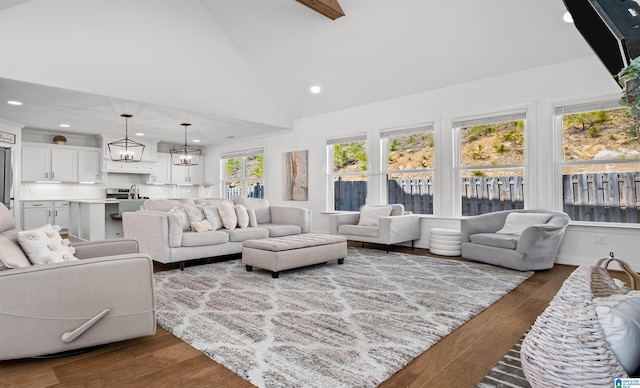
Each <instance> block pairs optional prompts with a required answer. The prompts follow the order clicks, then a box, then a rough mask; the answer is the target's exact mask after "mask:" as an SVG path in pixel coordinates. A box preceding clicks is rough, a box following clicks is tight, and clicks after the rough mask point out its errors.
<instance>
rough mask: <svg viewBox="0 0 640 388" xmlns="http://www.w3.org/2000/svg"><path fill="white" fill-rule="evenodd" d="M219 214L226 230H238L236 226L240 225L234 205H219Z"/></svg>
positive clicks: (226, 203) (229, 203) (225, 203)
mask: <svg viewBox="0 0 640 388" xmlns="http://www.w3.org/2000/svg"><path fill="white" fill-rule="evenodd" d="M218 213H219V214H220V219H221V220H222V226H224V228H225V229H229V230H231V229H235V228H236V225H238V216H237V215H236V209H234V207H233V203H231V202H220V203H218Z"/></svg>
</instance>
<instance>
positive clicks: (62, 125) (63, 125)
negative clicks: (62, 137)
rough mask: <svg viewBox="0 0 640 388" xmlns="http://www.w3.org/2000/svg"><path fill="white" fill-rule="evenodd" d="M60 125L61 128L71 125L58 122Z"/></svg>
mask: <svg viewBox="0 0 640 388" xmlns="http://www.w3.org/2000/svg"><path fill="white" fill-rule="evenodd" d="M60 126H61V127H62V128H69V127H71V125H69V124H60Z"/></svg>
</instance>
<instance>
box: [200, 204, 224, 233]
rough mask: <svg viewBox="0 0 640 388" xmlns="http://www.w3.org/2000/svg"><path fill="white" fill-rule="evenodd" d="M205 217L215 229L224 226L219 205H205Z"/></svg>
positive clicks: (203, 209)
mask: <svg viewBox="0 0 640 388" xmlns="http://www.w3.org/2000/svg"><path fill="white" fill-rule="evenodd" d="M202 211H203V212H204V217H205V218H206V219H207V221H209V223H210V224H211V227H212V228H213V230H218V229H220V228H222V220H221V219H220V213H218V206H217V205H215V206H214V205H205V206H203V207H202Z"/></svg>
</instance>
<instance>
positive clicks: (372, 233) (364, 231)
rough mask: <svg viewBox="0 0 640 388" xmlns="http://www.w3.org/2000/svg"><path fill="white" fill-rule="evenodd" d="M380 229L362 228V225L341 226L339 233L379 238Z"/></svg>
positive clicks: (375, 227)
mask: <svg viewBox="0 0 640 388" xmlns="http://www.w3.org/2000/svg"><path fill="white" fill-rule="evenodd" d="M379 230H380V228H378V227H377V226H362V225H340V226H339V227H338V233H340V234H347V235H348V234H350V235H354V236H364V237H378V232H379Z"/></svg>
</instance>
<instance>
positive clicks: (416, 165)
mask: <svg viewBox="0 0 640 388" xmlns="http://www.w3.org/2000/svg"><path fill="white" fill-rule="evenodd" d="M433 151H434V142H433V124H428V125H426V126H421V127H414V128H410V129H402V130H389V131H383V132H381V133H380V155H381V160H382V170H383V173H384V174H386V176H387V179H386V181H387V201H388V203H401V204H403V205H404V207H405V209H406V210H410V211H412V212H413V213H416V214H433V190H432V183H433V168H434V152H433Z"/></svg>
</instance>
